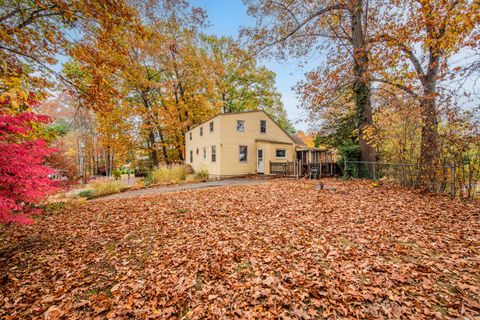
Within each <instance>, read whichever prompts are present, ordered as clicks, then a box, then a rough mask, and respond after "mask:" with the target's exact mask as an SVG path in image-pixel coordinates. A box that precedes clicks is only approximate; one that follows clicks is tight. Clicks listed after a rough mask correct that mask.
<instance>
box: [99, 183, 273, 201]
mask: <svg viewBox="0 0 480 320" xmlns="http://www.w3.org/2000/svg"><path fill="white" fill-rule="evenodd" d="M266 181H267V179H225V180H219V181H207V182H197V183H186V184H181V185H176V186H162V187H153V188H147V189H140V190H133V191H126V192H122V193H116V194H112V195H109V196H105V197H101V198H98V199H95V200H113V199H128V198H134V197H139V196H145V195H151V194H159V193H167V192H176V191H183V190H194V189H203V188H213V187H224V186H233V185H235V186H242V185H258V184H262V183H265V182H266Z"/></svg>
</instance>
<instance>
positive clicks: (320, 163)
mask: <svg viewBox="0 0 480 320" xmlns="http://www.w3.org/2000/svg"><path fill="white" fill-rule="evenodd" d="M318 161H319V162H318V164H319V166H320V168H318V169H319V170H318V174H319V176H320V179H322V158H321V157H320V159H318Z"/></svg>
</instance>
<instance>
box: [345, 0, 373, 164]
mask: <svg viewBox="0 0 480 320" xmlns="http://www.w3.org/2000/svg"><path fill="white" fill-rule="evenodd" d="M362 11H363V1H362V0H357V1H355V3H354V7H353V8H352V10H351V12H350V17H351V24H352V45H353V52H354V66H353V72H354V76H355V80H354V81H355V82H354V85H353V91H354V93H355V104H356V109H357V128H358V137H359V144H360V157H361V161H368V162H373V161H376V152H375V149H373V147H372V146H371V145H370V144H369V141H368V137H367V130H368V129H369V128H372V126H373V120H372V103H371V86H370V81H369V76H368V74H367V72H368V70H367V68H368V63H369V61H368V52H367V48H366V43H365V34H364V31H363V27H362ZM367 167H368V171H369V173H373V172H371V171H373V168H370V166H367Z"/></svg>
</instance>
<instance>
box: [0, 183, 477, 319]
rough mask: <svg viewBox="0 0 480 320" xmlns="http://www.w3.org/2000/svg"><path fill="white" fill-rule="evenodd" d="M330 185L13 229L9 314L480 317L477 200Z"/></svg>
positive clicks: (190, 197)
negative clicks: (453, 200)
mask: <svg viewBox="0 0 480 320" xmlns="http://www.w3.org/2000/svg"><path fill="white" fill-rule="evenodd" d="M326 187H328V189H327V190H317V189H316V188H315V185H314V183H313V182H305V181H290V180H275V181H270V182H268V183H266V184H263V185H257V186H230V187H223V188H212V189H204V190H196V191H184V192H180V193H170V194H163V195H156V196H148V197H143V198H135V199H124V200H114V201H95V202H90V203H87V204H85V205H84V206H82V207H80V208H77V209H75V210H70V211H68V212H63V213H56V214H51V215H47V216H43V217H41V218H40V219H38V220H37V222H36V223H35V224H34V225H31V226H27V227H20V228H19V227H3V229H2V230H1V235H0V244H1V248H0V276H1V279H0V282H1V287H0V316H7V318H12V319H16V318H37V317H38V318H41V317H42V318H43V317H44V318H48V319H56V318H64V319H86V318H98V319H102V318H116V319H124V318H138V319H145V318H160V319H164V318H183V319H199V318H222V319H225V318H251V319H255V318H258V319H269V318H272V319H273V318H283V319H289V318H299V319H300V318H301V319H342V318H359V319H365V318H366V319H375V318H379V319H385V318H392V319H394V318H412V319H432V318H454V319H459V318H467V319H475V318H478V317H479V316H480V231H479V230H480V206H479V205H478V203H468V204H462V203H459V202H452V201H450V200H449V199H448V198H446V197H443V196H439V195H424V194H420V193H418V192H414V191H408V190H402V189H398V188H393V187H387V186H382V187H380V188H372V187H371V186H370V184H369V183H368V182H362V181H348V182H342V181H338V180H327V181H326ZM8 316H10V317H8Z"/></svg>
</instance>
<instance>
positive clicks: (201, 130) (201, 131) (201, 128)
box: [200, 127, 203, 137]
mask: <svg viewBox="0 0 480 320" xmlns="http://www.w3.org/2000/svg"><path fill="white" fill-rule="evenodd" d="M201 136H203V127H200V137H201Z"/></svg>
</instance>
